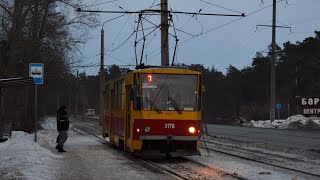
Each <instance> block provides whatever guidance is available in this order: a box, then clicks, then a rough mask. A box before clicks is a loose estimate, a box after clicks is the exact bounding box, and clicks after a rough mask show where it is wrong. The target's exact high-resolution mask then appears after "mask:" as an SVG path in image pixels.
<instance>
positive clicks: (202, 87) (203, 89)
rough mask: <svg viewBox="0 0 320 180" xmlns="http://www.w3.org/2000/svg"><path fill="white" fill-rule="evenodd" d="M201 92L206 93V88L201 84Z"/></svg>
mask: <svg viewBox="0 0 320 180" xmlns="http://www.w3.org/2000/svg"><path fill="white" fill-rule="evenodd" d="M201 91H202V92H206V86H205V85H204V84H201Z"/></svg>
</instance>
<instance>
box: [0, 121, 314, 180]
mask: <svg viewBox="0 0 320 180" xmlns="http://www.w3.org/2000/svg"><path fill="white" fill-rule="evenodd" d="M42 127H43V130H41V131H38V133H37V137H38V141H37V142H34V134H27V133H25V132H19V131H18V132H13V133H12V136H11V138H10V139H8V141H6V142H4V143H0V162H1V163H0V179H1V180H2V179H4V180H6V179H23V180H24V179H32V180H46V179H48V180H51V179H54V180H56V179H92V180H99V179H161V180H163V179H174V177H173V176H171V175H168V174H165V173H163V172H161V171H158V170H155V169H152V168H151V167H143V165H139V163H137V162H136V159H135V158H134V157H132V156H130V154H129V153H124V152H123V151H120V150H117V149H112V148H110V147H109V146H107V145H105V144H102V143H101V141H99V140H97V139H96V138H94V137H92V136H89V135H88V134H86V133H84V132H82V131H81V130H77V129H76V128H75V127H72V126H71V127H70V131H69V139H68V141H67V143H66V145H65V149H66V150H67V152H66V153H58V152H57V150H56V149H55V148H54V146H55V145H56V144H55V142H54V141H55V138H56V136H57V132H56V124H55V118H53V117H51V118H50V117H49V118H46V119H45V121H44V123H43V124H42ZM126 154H127V155H126ZM192 158H193V159H195V160H196V161H199V162H201V163H205V164H208V165H211V166H213V167H217V168H219V169H222V170H226V171H228V172H230V173H233V172H235V173H237V174H239V175H241V176H243V177H245V178H248V179H280V180H281V179H292V178H298V179H305V178H299V177H295V176H293V175H292V174H290V173H288V172H279V171H278V170H276V169H273V168H272V167H267V166H257V165H256V164H255V163H249V164H248V162H242V161H241V160H237V159H235V158H232V157H228V156H224V155H219V154H211V155H210V157H208V154H207V152H206V151H202V156H194V157H192ZM306 179H308V178H306Z"/></svg>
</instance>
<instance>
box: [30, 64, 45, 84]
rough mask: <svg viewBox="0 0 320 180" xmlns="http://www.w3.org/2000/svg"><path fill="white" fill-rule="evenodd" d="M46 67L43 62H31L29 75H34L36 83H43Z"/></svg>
mask: <svg viewBox="0 0 320 180" xmlns="http://www.w3.org/2000/svg"><path fill="white" fill-rule="evenodd" d="M43 73H44V67H43V64H42V63H30V64H29V77H33V80H34V83H35V84H43Z"/></svg>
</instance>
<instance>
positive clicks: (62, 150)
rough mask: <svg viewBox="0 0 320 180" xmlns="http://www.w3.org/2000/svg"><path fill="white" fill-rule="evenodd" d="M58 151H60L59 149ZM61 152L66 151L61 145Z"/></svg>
mask: <svg viewBox="0 0 320 180" xmlns="http://www.w3.org/2000/svg"><path fill="white" fill-rule="evenodd" d="M59 152H60V151H59ZM61 152H67V151H65V150H64V149H63V146H61Z"/></svg>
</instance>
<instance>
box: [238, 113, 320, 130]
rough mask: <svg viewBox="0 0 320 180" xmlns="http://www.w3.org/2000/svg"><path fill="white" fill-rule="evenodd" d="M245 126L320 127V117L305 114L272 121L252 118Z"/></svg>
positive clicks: (280, 127)
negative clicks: (309, 116)
mask: <svg viewBox="0 0 320 180" xmlns="http://www.w3.org/2000/svg"><path fill="white" fill-rule="evenodd" d="M243 125H244V126H252V127H259V128H279V129H320V118H319V117H318V118H315V117H311V118H307V117H304V116H303V115H300V114H299V115H295V116H291V117H288V118H287V119H285V120H275V121H273V122H272V123H271V121H270V120H265V121H264V120H258V121H255V120H252V121H250V122H249V123H246V124H243Z"/></svg>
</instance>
